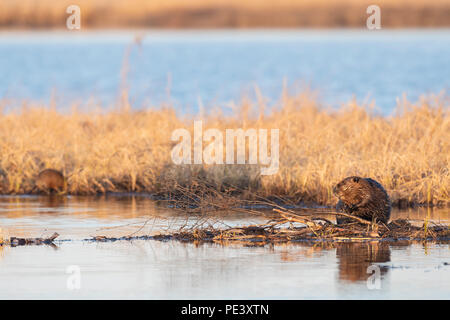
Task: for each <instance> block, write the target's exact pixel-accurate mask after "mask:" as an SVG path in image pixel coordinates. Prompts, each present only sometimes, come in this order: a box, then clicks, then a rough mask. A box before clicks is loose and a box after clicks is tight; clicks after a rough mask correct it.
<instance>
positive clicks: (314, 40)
mask: <svg viewBox="0 0 450 320" xmlns="http://www.w3.org/2000/svg"><path fill="white" fill-rule="evenodd" d="M136 35H140V36H143V39H142V45H141V46H138V45H132V43H133V39H134V38H135V36H136ZM127 48H128V49H127ZM127 50H130V54H129V59H128V66H129V69H128V73H127V77H126V79H127V81H126V83H125V85H126V87H127V88H128V89H129V97H130V100H131V103H132V106H133V108H137V109H138V108H147V107H156V106H158V105H160V104H161V103H165V102H169V103H171V104H173V105H175V106H176V108H177V109H178V110H179V111H183V112H197V111H198V109H199V105H200V104H201V105H204V107H205V108H209V107H212V106H214V107H217V106H219V107H221V108H223V109H227V108H229V106H230V104H231V102H238V101H239V100H240V99H241V98H242V97H243V96H245V95H248V96H250V97H254V96H255V90H254V86H255V85H258V87H259V89H260V90H261V92H262V94H263V95H264V96H266V97H267V98H268V100H269V102H274V101H277V100H278V99H279V97H280V95H281V92H282V89H283V83H287V85H288V87H289V88H290V90H292V91H294V92H295V91H301V90H303V89H304V88H305V87H309V88H311V89H313V90H314V91H317V92H318V97H319V99H320V101H322V102H323V103H324V104H327V105H333V106H339V105H340V104H341V103H345V102H348V101H349V100H351V99H352V98H353V97H355V98H356V99H357V101H359V102H362V103H364V102H370V101H375V103H376V106H377V107H378V108H379V109H380V110H381V111H382V112H383V113H385V114H388V113H389V112H390V111H392V110H393V108H394V107H395V105H396V99H397V98H399V97H402V95H403V94H405V95H406V97H407V98H408V99H410V100H412V101H415V100H416V99H418V98H419V96H420V95H422V94H430V93H439V92H442V91H443V90H445V89H448V88H449V84H450V77H449V75H450V61H449V60H450V59H449V57H450V29H444V30H431V31H425V30H410V31H368V30H367V31H363V30H361V31H356V30H353V31H278V30H275V31H264V30H259V31H107V32H74V31H58V32H0V74H1V77H0V99H3V100H4V102H3V105H4V106H5V107H6V108H7V109H8V108H17V106H19V105H20V104H19V103H18V102H20V101H21V100H23V99H27V100H33V101H42V102H44V103H48V102H49V101H50V99H51V98H52V99H54V101H55V102H56V107H57V108H62V109H63V108H68V107H69V106H70V104H72V103H74V102H76V103H80V104H82V105H85V106H86V105H92V104H93V102H94V103H96V104H97V103H99V104H101V105H102V106H103V107H105V108H106V107H109V106H113V105H114V104H115V103H117V101H118V97H119V92H120V88H121V87H123V85H124V83H123V81H122V80H121V78H122V77H121V70H123V65H124V56H126V52H127Z"/></svg>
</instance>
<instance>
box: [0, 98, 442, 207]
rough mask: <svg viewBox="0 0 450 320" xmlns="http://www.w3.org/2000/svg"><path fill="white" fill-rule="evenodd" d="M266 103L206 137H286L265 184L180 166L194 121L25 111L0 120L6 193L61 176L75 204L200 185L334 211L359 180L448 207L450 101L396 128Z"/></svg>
mask: <svg viewBox="0 0 450 320" xmlns="http://www.w3.org/2000/svg"><path fill="white" fill-rule="evenodd" d="M263 101H264V99H261V101H260V102H259V103H251V102H249V101H243V102H242V103H241V105H240V106H239V108H237V110H236V111H235V113H234V114H233V115H230V116H225V115H220V114H219V113H217V112H215V113H214V115H209V116H205V117H204V122H203V127H204V128H203V130H206V129H207V128H217V129H219V130H220V131H221V132H223V133H224V132H225V129H227V128H243V129H247V128H256V129H257V128H265V129H271V128H279V129H280V141H279V145H280V168H279V171H278V173H277V174H275V175H272V176H259V175H258V172H259V170H258V168H255V166H249V165H211V166H209V167H206V166H205V167H203V166H201V165H196V166H189V165H185V166H176V165H174V164H173V163H172V160H171V157H170V153H171V149H172V146H173V143H172V142H171V135H172V132H173V130H175V129H177V128H186V129H188V130H190V131H191V132H192V131H193V121H192V119H187V118H182V117H179V116H177V115H176V113H175V112H174V111H173V110H171V109H170V108H168V109H161V110H156V111H155V110H148V111H139V112H134V111H129V108H124V109H123V110H121V111H115V112H106V113H101V112H92V113H80V112H76V111H73V112H71V113H65V114H64V113H60V112H57V111H54V110H52V109H51V108H48V107H45V106H32V105H25V106H24V107H23V109H22V110H21V111H18V112H15V113H6V114H2V115H0V155H1V157H0V193H3V194H6V193H16V194H23V193H29V192H30V191H31V190H32V189H33V187H34V179H35V178H36V175H37V174H38V172H39V171H40V170H42V169H44V168H55V169H58V170H62V171H63V172H64V174H65V175H66V176H67V177H68V188H69V189H68V191H69V193H72V194H95V193H105V192H108V191H135V192H151V193H160V194H163V195H167V194H169V193H170V192H173V191H176V190H179V188H180V187H186V188H192V187H193V186H194V187H195V184H196V183H198V181H199V180H201V181H207V182H208V185H209V186H212V187H213V188H214V189H217V190H222V191H223V190H225V189H226V190H227V191H230V189H231V193H232V194H233V192H232V191H233V190H232V189H233V186H236V187H237V188H236V190H242V189H244V190H250V191H251V192H253V193H255V194H257V195H260V196H263V197H269V198H270V197H275V196H282V197H284V198H287V199H290V200H292V201H294V202H300V201H304V202H315V203H320V204H326V205H332V204H334V203H335V202H336V198H335V197H334V196H333V195H332V192H331V190H332V187H333V186H334V185H335V184H336V183H337V182H339V181H340V180H341V179H343V178H344V177H346V176H349V175H360V176H364V177H371V178H373V179H375V180H377V181H379V182H380V183H381V184H382V185H383V186H384V187H385V188H386V190H387V191H388V193H389V195H390V196H391V198H392V200H393V201H394V203H399V202H401V201H404V202H408V203H427V204H434V205H436V204H449V203H450V201H449V199H450V198H449V187H450V172H449V159H450V117H449V102H448V97H446V96H440V97H435V98H430V99H428V100H422V101H421V102H418V103H416V104H410V103H408V102H406V101H403V102H402V104H401V106H400V107H399V109H398V112H397V114H396V115H395V116H393V117H389V118H386V117H379V116H374V115H371V113H372V112H371V111H370V110H369V109H368V108H365V107H362V106H358V105H356V104H354V103H350V104H348V105H346V106H343V107H342V108H341V109H340V110H337V111H331V110H324V109H323V108H321V107H320V106H318V105H317V103H316V101H315V100H314V99H311V98H310V97H309V96H308V95H307V94H305V95H300V96H297V97H292V96H288V95H286V94H285V95H284V96H283V98H282V99H281V101H280V102H279V105H277V106H273V107H271V108H270V110H271V111H270V112H269V111H268V110H266V111H265V110H264V109H265V106H264V103H263ZM236 194H240V195H241V196H242V197H246V196H247V195H246V194H245V193H244V194H241V193H239V192H236ZM214 197H215V196H214Z"/></svg>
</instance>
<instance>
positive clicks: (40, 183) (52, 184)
mask: <svg viewBox="0 0 450 320" xmlns="http://www.w3.org/2000/svg"><path fill="white" fill-rule="evenodd" d="M65 185H66V183H65V179H64V175H63V174H62V173H61V172H60V171H57V170H54V169H45V170H43V171H41V172H40V173H39V175H38V177H37V179H36V188H38V189H39V190H40V191H43V192H46V193H51V192H53V191H54V192H61V191H64V190H65Z"/></svg>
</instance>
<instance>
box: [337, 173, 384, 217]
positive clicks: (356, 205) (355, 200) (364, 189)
mask: <svg viewBox="0 0 450 320" xmlns="http://www.w3.org/2000/svg"><path fill="white" fill-rule="evenodd" d="M334 191H335V194H336V195H337V196H338V198H339V202H338V204H337V206H336V209H337V210H338V211H340V212H345V213H348V214H352V215H355V216H357V217H360V218H362V219H365V220H369V221H372V220H373V219H374V218H376V219H377V221H381V222H383V223H387V222H388V221H389V218H390V215H391V203H390V200H389V196H388V194H387V192H386V190H385V189H384V188H383V186H382V185H381V184H380V183H378V182H377V181H375V180H373V179H371V178H361V177H348V178H345V179H344V180H342V181H341V182H340V183H338V184H337V185H336V187H335V189H334ZM349 220H351V219H348V218H343V217H338V219H337V222H338V224H340V223H347V222H349Z"/></svg>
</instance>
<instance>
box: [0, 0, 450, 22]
mask: <svg viewBox="0 0 450 320" xmlns="http://www.w3.org/2000/svg"><path fill="white" fill-rule="evenodd" d="M71 4H74V2H73V1H71V0H58V1H54V0H21V1H17V0H2V1H0V26H2V27H12V28H17V27H31V28H33V27H53V28H65V21H66V19H67V17H68V14H67V13H66V8H67V7H68V6H69V5H71ZM76 4H77V5H79V6H80V8H81V13H82V15H81V19H82V27H83V28H89V27H174V28H183V27H191V28H192V27H194V28H214V27H302V26H303V27H360V28H364V27H365V21H366V18H367V14H366V8H367V7H368V6H369V5H371V4H374V3H373V1H370V0H277V1H273V0H245V1H242V0H214V1H212V0H189V1H183V0H151V1H148V0H78V1H77V2H76ZM376 4H377V5H379V6H380V7H381V8H382V24H383V26H384V27H417V26H424V27H433V26H434V27H436V26H449V23H450V22H449V16H450V4H449V2H448V1H447V0H434V1H426V0H412V1H408V0H378V1H377V2H376Z"/></svg>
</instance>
